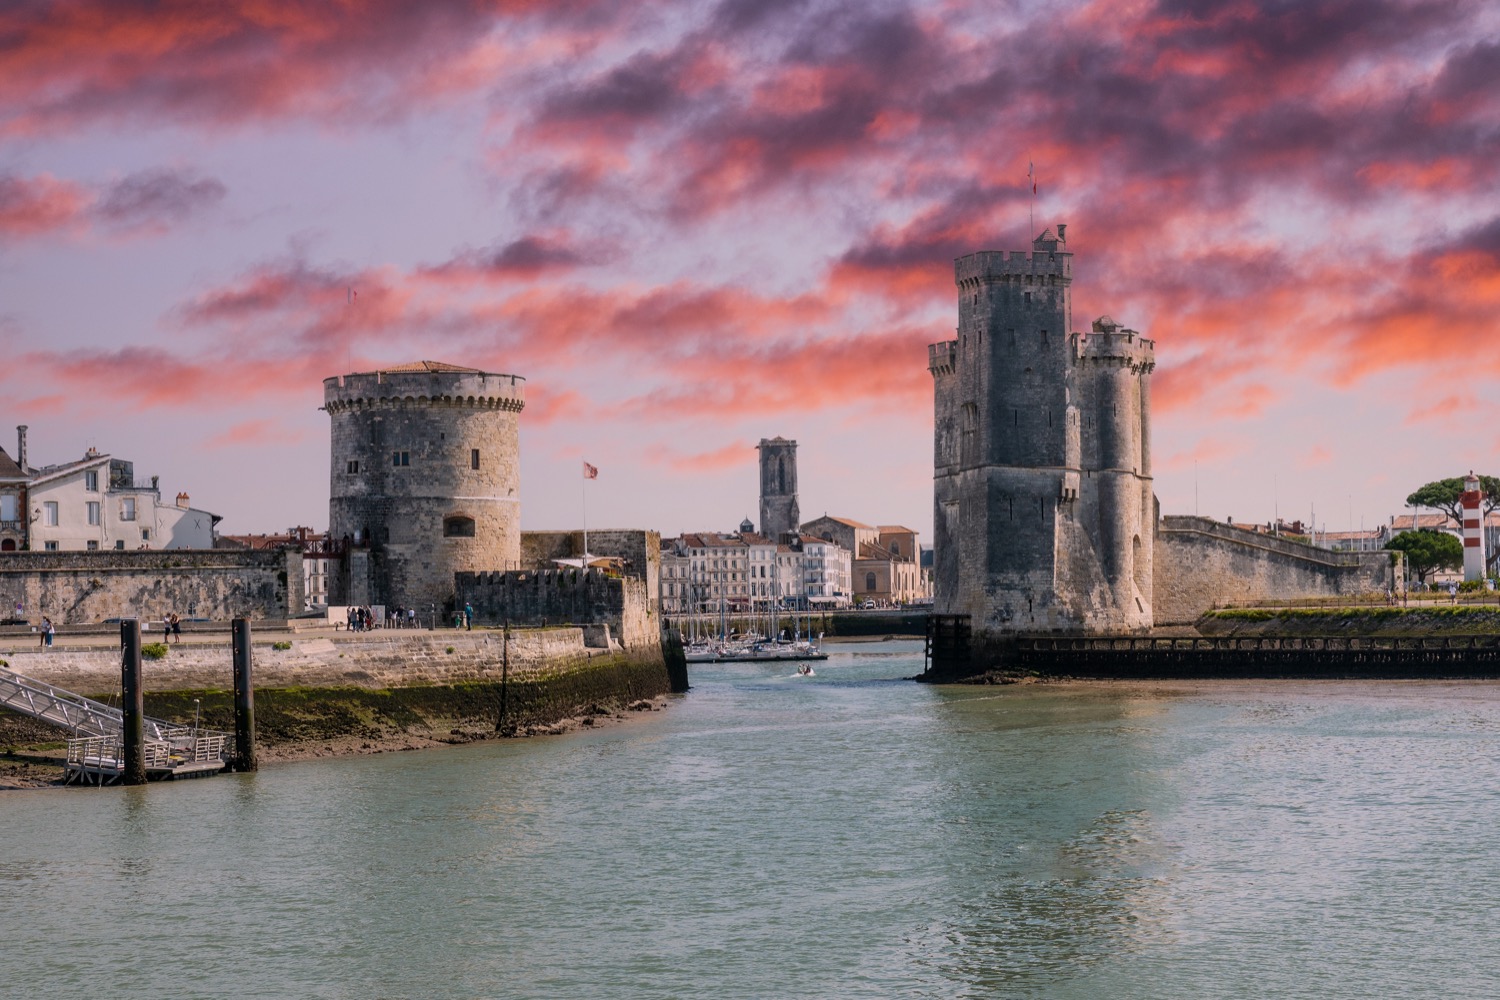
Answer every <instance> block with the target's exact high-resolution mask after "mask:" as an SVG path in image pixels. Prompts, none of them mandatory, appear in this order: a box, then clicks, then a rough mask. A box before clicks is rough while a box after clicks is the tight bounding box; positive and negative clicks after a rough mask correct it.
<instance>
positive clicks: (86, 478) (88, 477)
mask: <svg viewBox="0 0 1500 1000" xmlns="http://www.w3.org/2000/svg"><path fill="white" fill-rule="evenodd" d="M83 488H84V489H86V490H88V491H89V492H90V493H98V492H99V473H98V472H97V471H95V472H85V473H84V474H83Z"/></svg>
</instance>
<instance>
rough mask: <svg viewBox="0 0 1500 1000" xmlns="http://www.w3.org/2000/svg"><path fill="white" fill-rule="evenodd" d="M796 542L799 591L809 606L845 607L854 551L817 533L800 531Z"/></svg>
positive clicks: (847, 599) (851, 575)
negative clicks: (800, 571)
mask: <svg viewBox="0 0 1500 1000" xmlns="http://www.w3.org/2000/svg"><path fill="white" fill-rule="evenodd" d="M798 543H799V544H800V546H801V549H802V592H803V594H804V595H805V597H806V600H807V604H808V606H809V607H814V608H844V607H848V606H849V602H850V600H851V599H852V596H851V595H852V594H853V589H852V581H853V576H854V559H853V553H851V552H850V551H849V550H848V549H846V548H844V547H843V546H842V545H838V544H837V543H835V542H831V541H829V540H828V539H826V538H819V537H818V536H816V535H802V536H801V537H800V538H799V539H798Z"/></svg>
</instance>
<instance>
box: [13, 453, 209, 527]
mask: <svg viewBox="0 0 1500 1000" xmlns="http://www.w3.org/2000/svg"><path fill="white" fill-rule="evenodd" d="M26 471H27V475H28V482H27V489H26V506H27V511H26V514H27V517H28V521H29V523H28V524H27V535H28V543H29V547H30V549H31V550H32V551H34V552H82V551H89V552H93V551H99V550H104V549H211V548H213V547H214V526H215V525H216V524H218V522H219V520H220V518H219V515H217V514H211V513H209V512H208V511H206V510H198V509H197V508H194V507H193V506H191V505H190V504H189V502H188V495H187V494H186V493H179V494H177V498H176V502H175V503H172V504H164V503H162V502H161V490H160V488H159V487H158V485H157V479H156V477H155V476H153V477H151V480H150V482H145V483H138V482H136V481H135V465H134V463H132V462H127V461H124V460H122V459H118V458H112V457H111V456H109V455H101V454H99V453H98V452H96V451H94V450H93V449H92V448H91V449H89V451H88V453H87V454H86V455H84V457H83V458H82V459H80V460H79V461H76V462H66V463H63V464H62V465H52V466H47V467H45V468H41V469H28V470H26Z"/></svg>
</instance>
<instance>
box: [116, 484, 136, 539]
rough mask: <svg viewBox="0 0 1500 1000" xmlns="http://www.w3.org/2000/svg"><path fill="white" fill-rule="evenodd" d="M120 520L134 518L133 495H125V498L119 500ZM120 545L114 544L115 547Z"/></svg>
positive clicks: (131, 519) (132, 519)
mask: <svg viewBox="0 0 1500 1000" xmlns="http://www.w3.org/2000/svg"><path fill="white" fill-rule="evenodd" d="M120 520H122V521H134V520H135V497H126V498H125V499H123V500H121V501H120ZM120 547H122V546H116V548H120Z"/></svg>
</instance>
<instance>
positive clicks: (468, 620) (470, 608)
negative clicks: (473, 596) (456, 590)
mask: <svg viewBox="0 0 1500 1000" xmlns="http://www.w3.org/2000/svg"><path fill="white" fill-rule="evenodd" d="M464 628H466V629H468V630H469V631H470V632H472V631H474V605H472V604H470V603H468V602H467V601H465V602H464Z"/></svg>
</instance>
